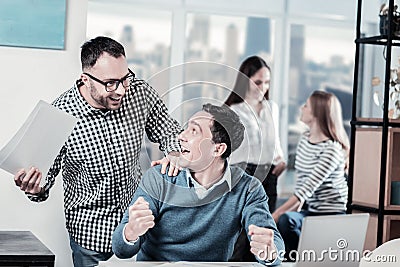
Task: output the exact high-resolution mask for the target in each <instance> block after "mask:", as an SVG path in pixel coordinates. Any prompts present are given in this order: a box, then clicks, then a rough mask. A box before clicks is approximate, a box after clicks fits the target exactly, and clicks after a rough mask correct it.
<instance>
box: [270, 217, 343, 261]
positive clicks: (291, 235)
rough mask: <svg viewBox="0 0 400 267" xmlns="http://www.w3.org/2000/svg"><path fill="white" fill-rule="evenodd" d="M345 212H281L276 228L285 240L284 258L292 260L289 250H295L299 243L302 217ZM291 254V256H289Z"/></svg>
mask: <svg viewBox="0 0 400 267" xmlns="http://www.w3.org/2000/svg"><path fill="white" fill-rule="evenodd" d="M337 214H345V212H326V213H314V212H309V211H307V210H302V211H300V212H296V211H289V212H286V213H284V214H282V215H281V216H280V217H279V219H278V223H277V226H278V230H279V232H280V233H281V235H282V238H283V241H284V242H285V249H286V254H285V258H286V260H287V261H294V260H295V259H294V258H293V253H292V254H290V252H291V251H294V250H297V246H298V245H299V239H300V232H301V227H302V226H303V219H304V217H306V216H323V215H337ZM291 255H292V257H291Z"/></svg>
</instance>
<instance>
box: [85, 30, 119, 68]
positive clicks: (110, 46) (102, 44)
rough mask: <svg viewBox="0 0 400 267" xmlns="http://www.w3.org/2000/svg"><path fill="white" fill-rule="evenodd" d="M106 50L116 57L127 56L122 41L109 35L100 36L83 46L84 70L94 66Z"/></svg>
mask: <svg viewBox="0 0 400 267" xmlns="http://www.w3.org/2000/svg"><path fill="white" fill-rule="evenodd" d="M104 52H106V53H108V54H110V55H111V56H112V57H115V58H119V57H120V56H124V57H125V50H124V47H123V46H122V45H121V44H120V43H118V42H117V41H115V40H113V39H111V38H109V37H105V36H98V37H96V38H93V39H91V40H89V41H87V42H85V43H84V44H83V45H82V46H81V63H82V70H85V69H88V68H91V67H93V66H94V65H95V64H96V62H97V59H98V58H99V57H100V56H101V55H102V54H103V53H104Z"/></svg>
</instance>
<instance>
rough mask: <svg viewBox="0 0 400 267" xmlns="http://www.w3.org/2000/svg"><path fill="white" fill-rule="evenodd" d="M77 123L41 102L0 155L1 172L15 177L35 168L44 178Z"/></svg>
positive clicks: (70, 117)
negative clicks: (19, 173) (23, 171)
mask: <svg viewBox="0 0 400 267" xmlns="http://www.w3.org/2000/svg"><path fill="white" fill-rule="evenodd" d="M77 121H78V119H76V118H75V117H74V116H72V115H70V114H68V113H66V112H64V111H62V110H60V109H58V108H56V107H54V106H52V105H50V104H48V103H46V102H45V101H43V100H40V101H39V102H38V103H37V105H36V107H35V108H34V110H33V111H32V112H31V114H30V115H29V117H28V118H27V120H26V121H25V122H24V124H23V125H22V127H21V128H20V129H19V130H18V131H17V133H16V134H15V135H14V137H13V138H12V139H11V140H10V141H9V142H8V143H7V144H6V145H5V146H4V147H3V148H2V149H1V151H0V168H1V169H3V170H5V171H7V172H9V173H11V174H12V175H14V174H15V173H16V172H17V171H19V170H20V169H25V170H26V171H28V170H29V169H30V167H32V166H34V167H36V168H38V169H39V170H40V171H41V172H42V175H43V178H42V181H41V185H43V182H44V180H45V179H44V177H45V175H46V173H47V171H48V170H49V168H50V167H51V165H52V163H53V161H54V160H55V158H56V157H57V154H58V152H59V151H60V150H61V148H62V146H63V145H64V143H65V142H66V141H67V140H68V137H69V135H70V134H71V132H72V130H73V129H74V127H75V125H76V123H77Z"/></svg>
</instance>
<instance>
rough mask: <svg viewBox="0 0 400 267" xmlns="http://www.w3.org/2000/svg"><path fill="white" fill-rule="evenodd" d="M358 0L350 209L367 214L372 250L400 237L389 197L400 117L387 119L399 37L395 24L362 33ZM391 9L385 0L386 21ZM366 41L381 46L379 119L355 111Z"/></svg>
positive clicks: (397, 211)
mask: <svg viewBox="0 0 400 267" xmlns="http://www.w3.org/2000/svg"><path fill="white" fill-rule="evenodd" d="M367 2H368V1H367ZM362 3H363V1H362V0H358V6H357V29H356V40H355V43H356V52H355V65H354V84H353V107H352V120H351V141H350V164H349V203H348V212H349V213H359V212H368V213H370V215H371V216H370V223H369V226H368V231H367V238H366V243H365V249H370V250H372V249H374V248H376V247H377V246H379V245H381V244H382V243H384V242H386V241H388V240H391V239H394V238H400V203H393V200H392V199H391V184H392V182H393V181H400V120H399V119H396V120H394V119H390V118H389V115H388V114H389V112H388V110H389V91H390V89H391V87H390V86H391V85H390V79H391V77H390V74H391V73H390V72H391V68H392V62H391V58H392V49H394V48H395V47H400V37H397V36H393V34H392V32H393V30H394V25H393V23H389V27H388V34H387V35H379V36H366V37H363V35H362V34H361V20H362ZM393 10H394V0H389V14H388V18H389V21H390V22H391V21H392V15H393ZM377 11H378V10H377ZM364 45H370V46H382V47H384V48H385V50H384V53H385V73H384V76H385V77H384V78H385V79H384V96H383V115H382V117H381V118H363V117H359V114H357V113H358V105H360V103H358V102H359V101H358V92H359V90H360V88H361V86H360V83H359V81H360V79H361V77H360V76H361V75H362V71H360V70H361V69H362V68H360V65H361V66H362V64H363V63H364V61H363V58H362V54H361V53H362V47H363V46H364Z"/></svg>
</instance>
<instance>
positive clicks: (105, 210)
mask: <svg viewBox="0 0 400 267" xmlns="http://www.w3.org/2000/svg"><path fill="white" fill-rule="evenodd" d="M81 63H82V70H83V73H82V74H81V77H80V79H79V80H78V81H77V82H76V84H75V85H74V86H73V87H72V88H71V89H69V90H68V91H66V92H65V93H63V94H62V95H61V96H59V97H58V98H57V99H56V100H55V101H54V102H53V105H54V106H56V107H58V108H60V109H61V110H64V111H66V112H67V113H69V114H72V115H74V116H75V117H77V118H78V119H79V121H78V123H77V125H76V127H75V129H74V130H73V132H72V133H71V135H70V136H69V138H68V140H67V141H66V143H65V144H64V146H63V148H62V149H61V151H60V153H59V155H58V156H57V158H56V159H55V161H54V163H53V165H52V166H51V168H50V170H48V172H47V175H46V176H45V178H44V179H45V185H44V186H43V187H40V186H39V184H40V180H41V179H42V171H44V172H46V171H47V170H39V169H37V168H35V167H32V168H31V169H30V170H20V171H19V172H18V173H16V174H15V176H14V180H15V183H16V185H17V186H19V187H20V188H21V190H22V191H24V192H25V193H26V194H27V195H28V197H29V198H30V199H31V200H32V201H37V202H40V201H44V200H46V199H47V198H48V196H49V190H50V188H51V187H52V186H53V185H54V183H55V178H56V176H57V175H58V174H59V172H60V170H61V168H62V169H63V171H62V176H63V186H64V211H65V218H66V227H67V230H68V232H69V237H70V246H71V249H72V258H73V262H74V265H75V266H79V267H84V266H96V265H97V263H98V261H100V260H107V259H108V258H110V257H111V256H112V250H111V235H112V233H113V231H114V229H115V227H116V226H117V225H118V223H119V221H120V220H121V218H122V215H123V212H124V211H125V209H126V208H127V206H128V204H129V202H130V200H131V198H132V196H133V193H134V192H135V190H136V188H137V186H138V184H139V181H140V178H141V170H140V166H139V154H140V150H141V143H142V140H143V135H144V133H145V132H146V134H147V136H148V138H149V140H150V141H152V142H157V143H159V144H160V150H162V151H164V153H165V155H167V156H166V157H165V158H164V159H162V160H160V161H158V163H161V164H162V165H163V167H162V170H161V172H163V173H165V170H166V167H167V164H168V163H170V165H171V166H170V168H171V167H172V170H171V169H169V171H168V174H170V175H176V174H177V172H178V169H179V166H178V165H177V161H176V159H177V157H176V156H177V155H178V154H179V152H178V151H180V147H179V143H178V140H177V136H178V134H179V133H180V132H181V127H180V125H179V124H178V122H176V121H175V120H174V119H172V118H171V117H170V116H169V115H168V111H167V108H166V106H165V104H164V103H163V101H162V100H161V99H160V97H159V96H158V94H157V92H156V91H155V90H154V89H153V88H152V87H150V86H149V85H148V84H147V83H146V82H144V81H143V80H140V79H137V78H135V74H134V73H133V72H132V71H131V70H130V69H129V68H128V63H127V60H126V56H125V51H124V48H123V46H122V45H121V44H120V43H118V42H116V41H115V40H113V39H111V38H108V37H96V38H94V39H92V40H89V41H87V42H86V43H84V44H83V45H82V47H81ZM55 127H56V126H55ZM170 161H171V162H170Z"/></svg>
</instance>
